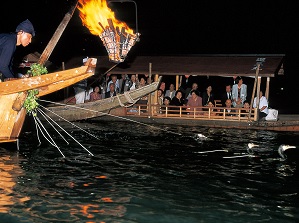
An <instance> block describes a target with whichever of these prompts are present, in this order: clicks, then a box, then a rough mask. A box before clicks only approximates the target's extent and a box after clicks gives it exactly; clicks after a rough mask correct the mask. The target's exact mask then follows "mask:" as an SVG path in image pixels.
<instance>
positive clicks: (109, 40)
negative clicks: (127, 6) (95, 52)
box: [100, 0, 140, 63]
mask: <svg viewBox="0 0 299 223" xmlns="http://www.w3.org/2000/svg"><path fill="white" fill-rule="evenodd" d="M110 2H119V3H123V2H132V3H134V5H135V19H136V27H135V28H136V31H135V34H129V33H126V32H125V30H124V29H119V27H116V28H115V27H114V25H113V24H112V22H111V21H108V23H109V22H110V24H109V27H108V28H104V27H103V30H104V31H103V33H102V34H101V35H100V38H101V40H102V42H103V44H104V46H105V48H106V50H107V53H108V56H109V60H110V61H112V62H115V63H121V62H123V61H124V60H125V58H126V57H127V54H128V52H129V51H130V49H131V48H132V47H133V46H134V45H135V43H136V42H139V40H140V39H139V36H140V33H138V18H137V4H136V2H135V1H133V0H107V3H108V4H109V3H110Z"/></svg>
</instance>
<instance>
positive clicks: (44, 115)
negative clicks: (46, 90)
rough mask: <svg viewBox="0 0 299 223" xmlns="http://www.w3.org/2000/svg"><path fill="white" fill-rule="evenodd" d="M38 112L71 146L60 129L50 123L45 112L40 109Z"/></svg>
mask: <svg viewBox="0 0 299 223" xmlns="http://www.w3.org/2000/svg"><path fill="white" fill-rule="evenodd" d="M37 111H38V112H39V113H40V114H41V115H42V116H43V117H44V119H45V120H46V121H47V122H48V123H49V124H50V125H51V126H52V128H53V129H54V130H55V131H56V132H57V133H58V134H59V135H60V137H61V138H62V139H63V140H64V141H65V142H66V143H67V145H69V142H68V141H67V140H66V139H65V138H64V137H63V135H62V134H61V133H60V132H59V131H58V129H57V128H56V127H55V126H54V125H53V124H52V123H51V122H50V121H49V119H48V118H47V117H46V114H45V113H44V111H43V110H41V109H40V108H38V109H37Z"/></svg>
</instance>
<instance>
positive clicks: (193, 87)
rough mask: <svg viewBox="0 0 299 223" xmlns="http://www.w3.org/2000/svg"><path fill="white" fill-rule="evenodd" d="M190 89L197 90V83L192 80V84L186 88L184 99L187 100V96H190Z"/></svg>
mask: <svg viewBox="0 0 299 223" xmlns="http://www.w3.org/2000/svg"><path fill="white" fill-rule="evenodd" d="M192 90H196V91H198V84H197V83H195V82H194V83H193V84H192V87H191V88H189V89H187V90H186V95H185V101H188V100H189V98H190V97H191V91H192ZM198 93H199V96H200V92H199V91H198Z"/></svg>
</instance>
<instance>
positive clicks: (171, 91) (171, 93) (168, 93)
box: [165, 84, 176, 99]
mask: <svg viewBox="0 0 299 223" xmlns="http://www.w3.org/2000/svg"><path fill="white" fill-rule="evenodd" d="M175 92H176V90H175V89H174V84H170V85H169V89H168V90H166V92H165V97H166V96H168V97H170V98H171V99H172V98H173V97H174V95H175Z"/></svg>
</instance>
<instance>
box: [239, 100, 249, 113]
mask: <svg viewBox="0 0 299 223" xmlns="http://www.w3.org/2000/svg"><path fill="white" fill-rule="evenodd" d="M243 108H244V109H242V110H241V113H243V114H241V117H248V116H249V111H250V104H249V102H248V101H244V105H243Z"/></svg>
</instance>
